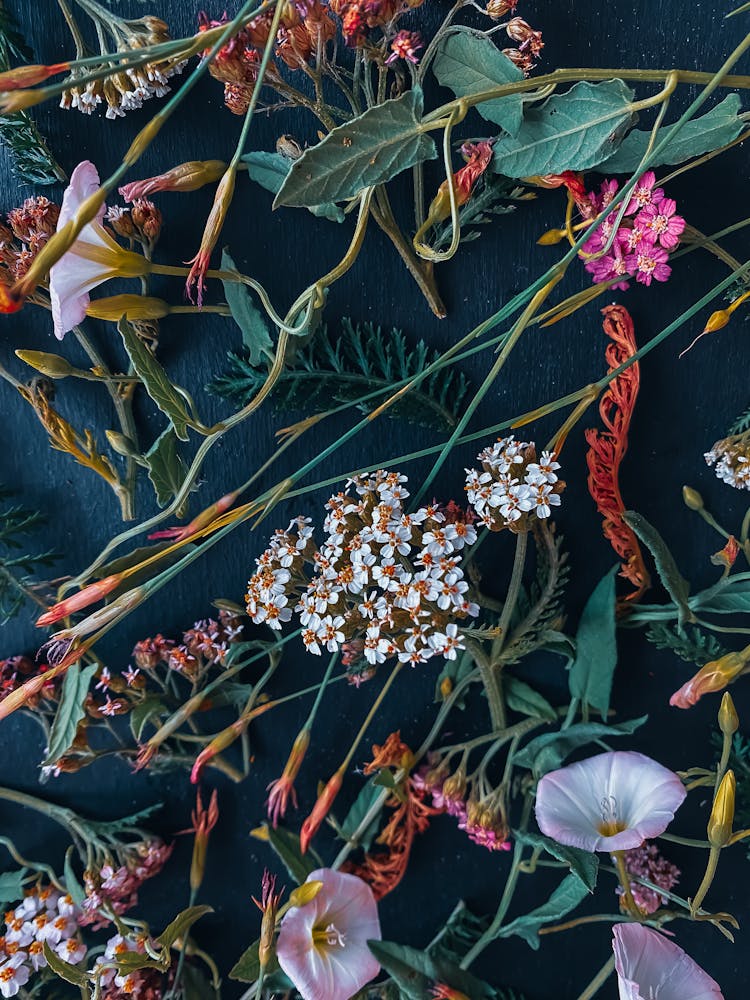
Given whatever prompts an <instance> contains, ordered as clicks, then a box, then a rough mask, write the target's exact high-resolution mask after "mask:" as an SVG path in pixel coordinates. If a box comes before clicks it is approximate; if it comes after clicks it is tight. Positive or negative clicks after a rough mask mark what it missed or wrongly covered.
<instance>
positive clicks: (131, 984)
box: [92, 934, 161, 1000]
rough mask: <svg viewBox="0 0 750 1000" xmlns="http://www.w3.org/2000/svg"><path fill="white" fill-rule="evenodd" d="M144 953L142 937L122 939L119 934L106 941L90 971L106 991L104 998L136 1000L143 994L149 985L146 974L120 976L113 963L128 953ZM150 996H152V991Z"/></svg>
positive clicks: (141, 972) (139, 970)
mask: <svg viewBox="0 0 750 1000" xmlns="http://www.w3.org/2000/svg"><path fill="white" fill-rule="evenodd" d="M145 951H146V943H145V940H144V938H143V937H123V936H122V935H121V934H115V935H114V937H111V938H110V939H109V941H107V945H106V947H105V949H104V954H103V955H102V957H101V959H100V960H99V961H98V962H97V963H96V965H95V966H94V968H93V970H92V972H93V975H94V976H96V977H98V981H99V984H100V986H101V988H102V989H103V990H105V991H106V992H105V993H104V997H105V998H106V997H109V996H117V997H121V996H123V995H124V996H128V997H132V998H133V1000H138V997H140V996H142V995H143V994H144V992H145V991H146V990H147V988H148V985H149V983H148V979H149V975H148V972H147V971H145V970H141V969H138V970H136V971H135V972H130V973H128V974H127V975H121V974H119V973H118V972H117V969H116V968H115V967H114V963H116V962H117V960H118V959H119V958H121V957H122V956H123V955H125V954H127V953H128V952H135V953H136V954H140V955H142V954H144V952H145ZM150 995H151V996H154V991H153V989H152V990H151V991H150ZM158 995H161V994H160V993H159V994H158Z"/></svg>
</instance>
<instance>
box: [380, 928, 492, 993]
mask: <svg viewBox="0 0 750 1000" xmlns="http://www.w3.org/2000/svg"><path fill="white" fill-rule="evenodd" d="M367 945H368V947H369V949H370V951H371V952H372V953H373V955H374V956H375V958H376V959H377V960H378V962H380V964H381V965H382V967H383V968H384V969H385V971H386V972H387V973H388V975H389V976H392V977H393V979H394V981H395V982H396V984H397V986H398V988H399V989H400V990H401V992H402V995H403V996H404V997H407V998H408V1000H429V998H430V997H432V996H433V987H434V985H435V983H445V985H446V986H450V987H451V988H452V989H455V990H459V991H460V992H461V993H465V994H466V996H467V997H471V1000H493V998H494V996H495V991H494V990H493V988H492V987H491V986H490V985H489V984H488V983H485V982H483V981H482V980H481V979H477V978H476V976H473V975H472V974H471V973H470V972H465V971H464V970H463V969H461V968H459V967H458V966H457V965H454V964H453V963H452V962H448V961H446V960H445V959H441V958H432V957H431V956H430V955H428V954H427V953H426V952H424V951H418V950H417V949H416V948H409V947H408V946H407V945H405V944H395V943H394V942H393V941H368V942H367Z"/></svg>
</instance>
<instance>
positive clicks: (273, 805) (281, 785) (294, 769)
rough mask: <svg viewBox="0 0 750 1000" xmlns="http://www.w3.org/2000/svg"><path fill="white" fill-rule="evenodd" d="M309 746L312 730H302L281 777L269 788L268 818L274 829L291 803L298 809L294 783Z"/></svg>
mask: <svg viewBox="0 0 750 1000" xmlns="http://www.w3.org/2000/svg"><path fill="white" fill-rule="evenodd" d="M309 746H310V730H309V729H301V730H300V731H299V734H298V735H297V739H296V740H295V741H294V746H293V747H292V752H291V753H290V754H289V760H288V761H287V762H286V766H285V767H284V771H283V773H282V775H281V777H280V778H277V779H276V781H272V782H271V784H270V785H269V786H268V803H267V806H268V818H269V819H270V820H271V822H272V823H273V827H274V829H276V827H277V826H278V823H279V818H280V817H283V816H284V815H285V813H286V810H287V806H288V804H289V802H290V801H291V803H292V805H293V806H294V808H295V809H296V808H297V793H296V791H295V790H294V782H295V780H296V778H297V775H298V774H299V769H300V768H301V767H302V761H303V760H304V759H305V754H306V753H307V748H308V747H309Z"/></svg>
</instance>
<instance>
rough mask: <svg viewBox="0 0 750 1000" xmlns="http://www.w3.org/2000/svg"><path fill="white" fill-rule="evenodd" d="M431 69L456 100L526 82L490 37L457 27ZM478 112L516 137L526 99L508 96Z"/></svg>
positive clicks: (517, 95) (482, 106)
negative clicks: (509, 84)
mask: <svg viewBox="0 0 750 1000" xmlns="http://www.w3.org/2000/svg"><path fill="white" fill-rule="evenodd" d="M432 70H433V72H434V74H435V76H436V77H437V79H438V82H439V83H440V84H442V86H443V87H448V88H449V89H450V90H452V91H453V93H454V94H455V95H456V97H468V96H469V95H470V94H481V93H483V92H484V91H488V90H493V89H494V88H495V87H498V86H500V87H501V86H503V85H504V84H507V83H517V82H518V81H519V80H523V73H522V72H521V70H520V69H519V68H518V66H516V65H515V63H513V62H512V61H511V60H510V59H509V58H508V57H507V56H505V55H503V53H502V52H501V51H500V49H499V48H498V47H497V46H496V45H495V43H494V42H493V41H492V39H491V38H488V37H487V36H486V35H484V34H482V33H481V32H479V31H474V30H473V29H472V28H465V27H461V28H456V29H455V30H453V31H451V32H450V33H449V34H448V35H446V36H445V37H444V38H443V40H442V42H441V43H440V45H439V46H438V49H437V52H436V53H435V58H434V60H433V63H432ZM476 107H477V111H478V112H479V114H480V115H481V116H482V117H483V118H486V119H487V121H489V122H494V124H495V125H499V126H500V127H501V128H502V129H504V130H505V131H506V132H507V133H509V135H516V134H517V133H518V130H519V128H520V127H521V121H522V119H523V97H522V96H521V94H508V95H507V96H506V97H497V98H495V99H494V100H492V101H484V102H483V103H482V104H478V105H477V106H476Z"/></svg>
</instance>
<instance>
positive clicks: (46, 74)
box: [0, 62, 70, 91]
mask: <svg viewBox="0 0 750 1000" xmlns="http://www.w3.org/2000/svg"><path fill="white" fill-rule="evenodd" d="M69 69H70V63H66V62H64V63H55V64H54V65H53V66H38V65H37V66H17V67H16V68H15V69H9V70H6V71H5V72H4V73H0V91H7V90H22V89H23V88H24V87H34V86H36V84H37V83H43V82H44V81H45V80H48V79H49V78H50V77H51V76H57V74H58V73H66V72H67V71H68V70H69Z"/></svg>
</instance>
